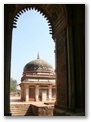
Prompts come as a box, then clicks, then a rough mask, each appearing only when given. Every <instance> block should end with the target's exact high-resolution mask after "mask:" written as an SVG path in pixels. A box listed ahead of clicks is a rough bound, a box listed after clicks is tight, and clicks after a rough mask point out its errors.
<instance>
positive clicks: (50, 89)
mask: <svg viewBox="0 0 91 122" xmlns="http://www.w3.org/2000/svg"><path fill="white" fill-rule="evenodd" d="M51 99H52V86H51V85H50V86H49V100H51Z"/></svg>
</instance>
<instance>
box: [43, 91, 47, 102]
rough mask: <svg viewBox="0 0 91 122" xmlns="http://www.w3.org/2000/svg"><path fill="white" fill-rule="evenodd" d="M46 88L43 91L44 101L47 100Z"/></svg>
mask: <svg viewBox="0 0 91 122" xmlns="http://www.w3.org/2000/svg"><path fill="white" fill-rule="evenodd" d="M46 96H47V95H46V90H43V91H42V102H45V101H46Z"/></svg>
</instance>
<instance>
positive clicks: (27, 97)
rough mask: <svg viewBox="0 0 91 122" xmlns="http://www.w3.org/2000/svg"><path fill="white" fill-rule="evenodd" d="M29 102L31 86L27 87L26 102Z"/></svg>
mask: <svg viewBox="0 0 91 122" xmlns="http://www.w3.org/2000/svg"><path fill="white" fill-rule="evenodd" d="M28 101H29V86H26V102H28Z"/></svg>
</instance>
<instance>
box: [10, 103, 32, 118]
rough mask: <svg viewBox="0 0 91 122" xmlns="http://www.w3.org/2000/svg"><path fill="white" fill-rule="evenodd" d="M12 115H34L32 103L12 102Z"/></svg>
mask: <svg viewBox="0 0 91 122" xmlns="http://www.w3.org/2000/svg"><path fill="white" fill-rule="evenodd" d="M10 111H11V113H12V116H33V112H32V108H31V105H30V104H10Z"/></svg>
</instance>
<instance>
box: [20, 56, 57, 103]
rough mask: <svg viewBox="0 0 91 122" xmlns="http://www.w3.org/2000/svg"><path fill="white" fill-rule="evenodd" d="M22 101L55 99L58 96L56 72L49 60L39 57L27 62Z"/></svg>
mask: <svg viewBox="0 0 91 122" xmlns="http://www.w3.org/2000/svg"><path fill="white" fill-rule="evenodd" d="M20 87H21V100H22V101H26V102H28V101H43V102H45V101H54V100H55V98H56V89H55V73H54V70H53V67H52V66H51V65H50V64H49V63H48V62H47V61H44V60H42V59H40V57H39V54H38V55H37V59H36V60H33V61H30V62H29V63H27V64H26V65H25V67H24V70H23V75H22V78H21V83H20Z"/></svg>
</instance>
